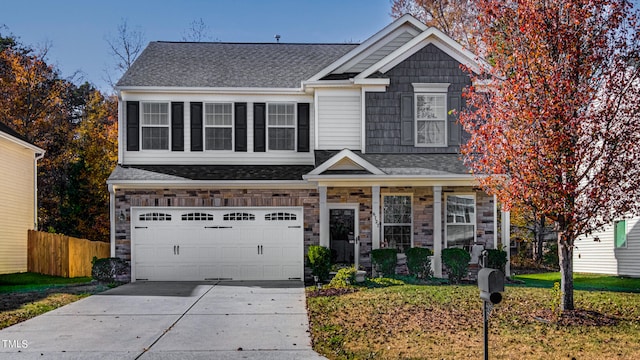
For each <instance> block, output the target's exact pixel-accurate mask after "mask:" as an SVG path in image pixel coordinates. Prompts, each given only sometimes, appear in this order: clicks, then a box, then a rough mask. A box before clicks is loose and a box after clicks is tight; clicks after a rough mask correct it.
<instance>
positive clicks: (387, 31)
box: [309, 14, 427, 81]
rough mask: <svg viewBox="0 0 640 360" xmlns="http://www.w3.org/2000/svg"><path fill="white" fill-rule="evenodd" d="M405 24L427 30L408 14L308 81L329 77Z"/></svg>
mask: <svg viewBox="0 0 640 360" xmlns="http://www.w3.org/2000/svg"><path fill="white" fill-rule="evenodd" d="M405 23H408V24H411V25H413V26H414V27H415V28H417V29H419V30H420V31H425V30H426V28H427V26H426V25H425V24H423V23H422V22H420V21H419V20H418V19H416V18H415V17H413V16H411V15H409V14H406V15H403V16H402V17H400V18H398V19H397V20H395V21H394V22H392V23H391V24H389V25H387V26H385V27H384V28H383V29H382V30H380V31H378V32H377V33H375V34H374V35H373V36H371V37H370V38H368V39H367V40H365V41H364V42H363V43H362V44H360V45H359V46H357V47H356V48H355V49H353V50H351V51H349V52H348V53H346V54H345V55H343V56H342V57H341V58H340V59H338V60H336V61H334V62H333V63H332V64H330V65H329V66H327V67H325V68H324V69H322V70H320V72H318V73H317V74H315V75H314V76H312V77H311V78H309V80H311V81H314V80H320V79H322V78H323V77H325V76H327V75H329V74H330V73H331V72H332V71H334V70H335V69H337V68H339V67H340V66H342V65H344V64H345V63H346V62H348V61H349V60H351V59H353V58H354V57H356V56H357V55H359V54H360V53H362V52H364V51H365V50H366V49H368V48H369V47H371V46H372V45H373V44H375V43H376V42H378V41H379V40H382V39H383V38H384V37H386V36H387V35H389V34H390V33H392V32H393V31H394V30H396V29H397V28H399V27H401V26H402V25H404V24H405Z"/></svg>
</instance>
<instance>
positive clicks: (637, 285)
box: [512, 272, 640, 293]
mask: <svg viewBox="0 0 640 360" xmlns="http://www.w3.org/2000/svg"><path fill="white" fill-rule="evenodd" d="M512 278H514V279H517V280H522V281H524V282H525V284H524V286H526V287H540V288H552V287H553V283H554V282H556V281H558V282H559V281H560V273H559V272H552V273H540V274H525V275H516V276H512ZM573 286H574V288H575V289H576V290H590V291H593V290H598V291H617V292H633V293H640V278H629V277H622V276H609V275H601V274H582V273H575V274H573Z"/></svg>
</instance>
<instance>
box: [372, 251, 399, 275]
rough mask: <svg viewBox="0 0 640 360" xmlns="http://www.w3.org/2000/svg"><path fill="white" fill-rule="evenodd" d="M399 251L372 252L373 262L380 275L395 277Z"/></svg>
mask: <svg viewBox="0 0 640 360" xmlns="http://www.w3.org/2000/svg"><path fill="white" fill-rule="evenodd" d="M397 254H398V251H397V250H396V249H375V250H371V262H372V263H373V267H374V268H375V270H376V272H377V273H378V274H382V276H384V277H387V276H391V275H395V273H396V264H397V263H398V255H397Z"/></svg>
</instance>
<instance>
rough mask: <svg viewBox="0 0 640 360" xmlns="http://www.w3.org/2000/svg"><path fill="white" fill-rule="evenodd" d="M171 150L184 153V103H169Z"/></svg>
mask: <svg viewBox="0 0 640 360" xmlns="http://www.w3.org/2000/svg"><path fill="white" fill-rule="evenodd" d="M171 150H172V151H184V103H182V102H172V103H171Z"/></svg>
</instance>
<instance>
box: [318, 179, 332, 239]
mask: <svg viewBox="0 0 640 360" xmlns="http://www.w3.org/2000/svg"><path fill="white" fill-rule="evenodd" d="M318 194H319V196H320V200H319V201H320V209H319V211H320V213H319V214H318V215H319V216H320V219H319V221H320V246H324V247H326V248H328V249H331V247H330V244H329V216H328V215H329V210H327V187H326V186H318Z"/></svg>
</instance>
